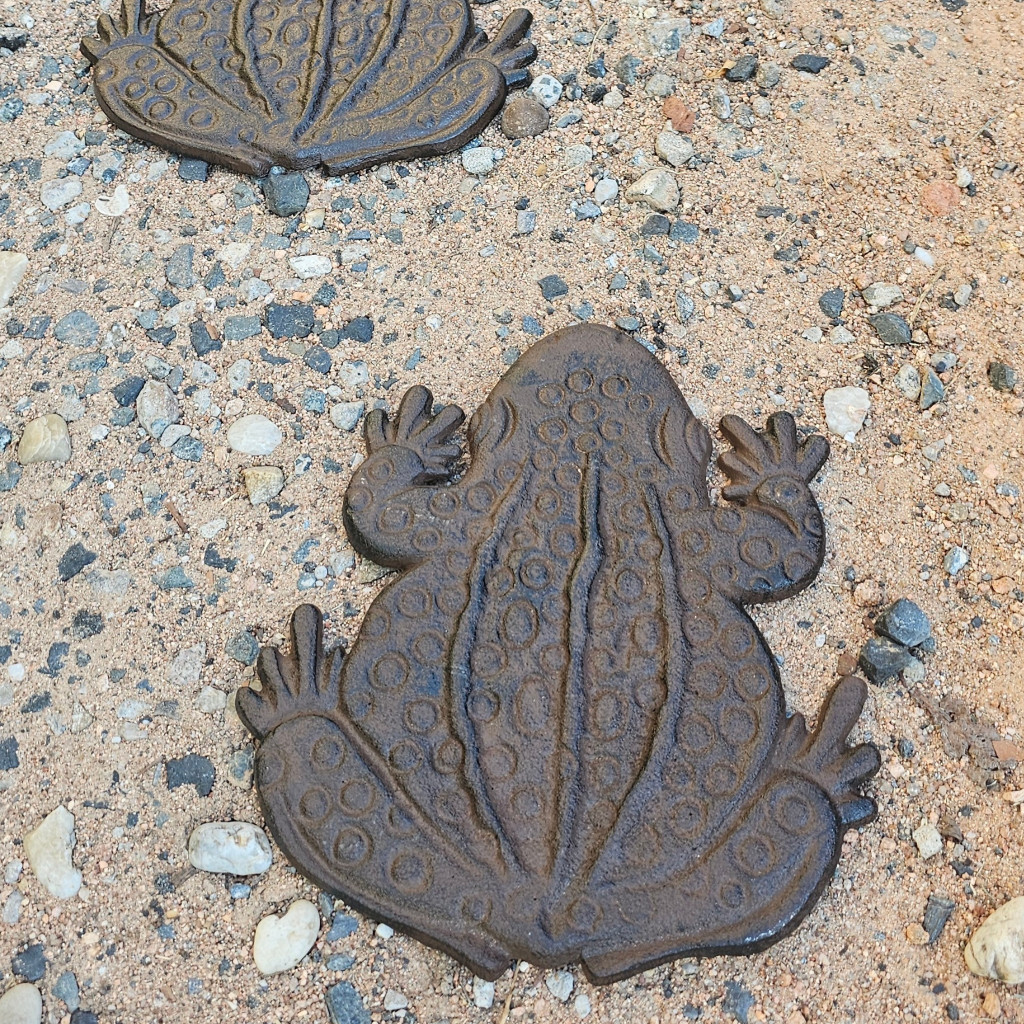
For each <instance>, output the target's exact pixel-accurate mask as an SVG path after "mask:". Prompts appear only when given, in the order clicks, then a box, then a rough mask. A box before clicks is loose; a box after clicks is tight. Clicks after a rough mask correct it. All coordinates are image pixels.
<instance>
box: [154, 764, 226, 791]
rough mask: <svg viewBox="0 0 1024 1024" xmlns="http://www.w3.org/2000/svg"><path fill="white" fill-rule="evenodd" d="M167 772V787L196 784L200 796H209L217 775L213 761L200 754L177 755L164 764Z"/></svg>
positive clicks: (174, 787)
mask: <svg viewBox="0 0 1024 1024" xmlns="http://www.w3.org/2000/svg"><path fill="white" fill-rule="evenodd" d="M164 767H165V770H166V773H167V788H168V789H177V788H178V787H179V786H195V790H196V792H197V793H198V794H199V795H200V796H209V795H210V793H211V792H212V791H213V783H214V780H215V779H216V777H217V772H216V769H215V768H214V767H213V762H212V761H211V760H210V759H209V758H208V757H202V756H201V755H199V754H186V755H185V756H184V757H176V758H174V759H172V760H170V761H168V762H167V764H166V765H165V766H164Z"/></svg>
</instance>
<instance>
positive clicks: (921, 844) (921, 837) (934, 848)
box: [913, 822, 942, 860]
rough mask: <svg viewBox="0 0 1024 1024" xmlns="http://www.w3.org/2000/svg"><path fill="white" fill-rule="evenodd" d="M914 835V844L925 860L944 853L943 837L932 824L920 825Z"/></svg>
mask: <svg viewBox="0 0 1024 1024" xmlns="http://www.w3.org/2000/svg"><path fill="white" fill-rule="evenodd" d="M913 834H914V844H915V845H916V846H917V851H918V853H920V854H921V856H922V858H924V860H928V858H929V857H934V856H935V855H936V854H937V853H941V852H942V836H941V834H940V833H939V830H938V829H937V828H936V827H935V826H934V825H933V824H931V822H925V823H924V824H922V825H920V826H919V827H918V828H916V829H914V833H913Z"/></svg>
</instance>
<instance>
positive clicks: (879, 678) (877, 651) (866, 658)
mask: <svg viewBox="0 0 1024 1024" xmlns="http://www.w3.org/2000/svg"><path fill="white" fill-rule="evenodd" d="M916 660H917V659H916V658H915V657H914V656H913V655H912V654H911V653H910V651H908V650H907V649H906V647H904V646H903V645H902V644H897V643H894V642H893V641H892V640H888V639H886V638H885V637H872V638H871V639H870V640H869V641H868V642H867V643H866V644H865V645H864V647H863V648H862V649H861V652H860V658H859V659H858V662H857V663H858V665H860V668H861V671H862V672H863V673H864V675H866V676H867V677H868V679H869V680H870V681H871V682H872V683H874V684H875V685H876V686H881V685H882V683H887V682H888V681H889V680H890V679H897V678H899V675H900V673H901V672H903V671H904V670H905V669H907V668H909V667H910V666H911V665H912V664H914V662H915V661H916Z"/></svg>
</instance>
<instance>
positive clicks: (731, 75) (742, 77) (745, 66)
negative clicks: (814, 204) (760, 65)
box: [725, 53, 757, 82]
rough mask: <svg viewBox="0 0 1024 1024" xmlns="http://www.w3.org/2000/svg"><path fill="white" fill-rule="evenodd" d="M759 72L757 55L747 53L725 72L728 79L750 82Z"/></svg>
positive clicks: (730, 80)
mask: <svg viewBox="0 0 1024 1024" xmlns="http://www.w3.org/2000/svg"><path fill="white" fill-rule="evenodd" d="M755 74H757V57H755V56H754V55H753V54H752V53H746V54H744V55H743V56H742V57H740V59H739V60H738V61H736V63H735V64H734V65H733V66H732V67H731V68H729V70H728V71H726V73H725V78H726V81H729V82H749V81H750V79H751V78H753V77H754V75H755Z"/></svg>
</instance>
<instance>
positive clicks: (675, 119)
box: [661, 96, 697, 134]
mask: <svg viewBox="0 0 1024 1024" xmlns="http://www.w3.org/2000/svg"><path fill="white" fill-rule="evenodd" d="M661 112H662V113H663V114H664V115H665V116H666V117H667V118H668V119H669V120H670V121H671V122H672V127H673V128H675V130H676V131H677V132H683V133H684V134H685V133H686V132H689V131H693V125H694V122H695V121H696V120H697V113H696V111H694V110H691V109H690V108H689V107H688V106H687V105H686V104H685V103H684V102H683V101H682V100H681V99H680V98H679V97H678V96H669V98H668V99H667V100H665V102H664V103H663V104H662V106H661Z"/></svg>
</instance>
